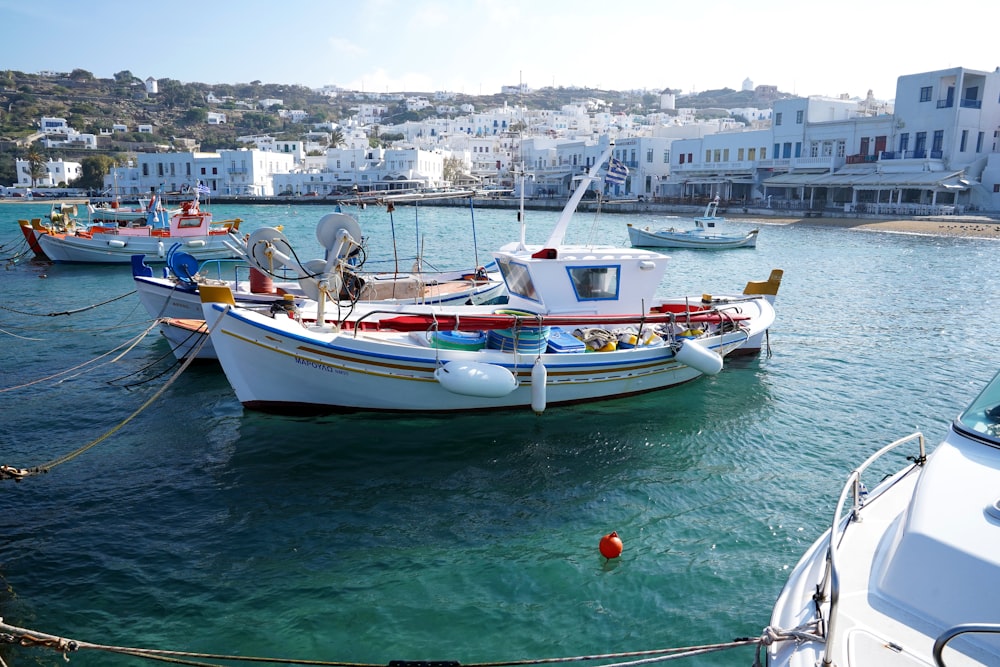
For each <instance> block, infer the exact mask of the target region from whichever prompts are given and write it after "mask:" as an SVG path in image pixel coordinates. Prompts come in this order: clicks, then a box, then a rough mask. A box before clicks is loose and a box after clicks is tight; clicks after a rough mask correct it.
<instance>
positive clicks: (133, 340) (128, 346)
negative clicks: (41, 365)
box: [0, 321, 158, 394]
mask: <svg viewBox="0 0 1000 667" xmlns="http://www.w3.org/2000/svg"><path fill="white" fill-rule="evenodd" d="M157 324H158V322H156V321H154V322H153V323H152V324H150V325H149V326H148V327H146V329H145V330H144V331H143V332H142V333H140V334H139V335H138V336H136V337H135V338H130V339H129V340H127V341H125V342H124V343H122V344H121V345H119V346H118V347H115V348H112V349H110V350H108V351H107V352H105V353H104V354H100V355H98V356H96V357H94V358H93V359H89V360H87V361H85V362H83V363H82V364H77V365H76V366H72V367H70V368H67V369H65V370H62V371H59V372H58V373H53V374H52V375H47V376H45V377H41V378H38V379H37V380H32V381H31V382H25V383H24V384H19V385H15V386H13V387H4V388H2V389H0V394H3V393H6V392H8V391H14V390H16V389H24V388H25V387H30V386H32V385H36V384H38V383H39V382H45V381H47V380H52V379H55V378H58V377H62V376H64V375H67V374H69V373H72V372H73V371H77V370H80V369H83V368H86V367H87V366H89V365H91V364H93V363H95V362H97V361H99V360H101V359H103V358H104V357H107V356H108V355H111V354H114V353H115V352H118V351H119V350H121V349H123V348H126V349H125V351H124V352H122V353H121V354H119V355H118V356H117V357H115V358H114V359H112V360H111V361H109V362H107V363H114V362H116V361H118V360H119V359H121V357H122V355H124V354H126V353H128V352H129V350H131V349H132V348H134V347H135V346H136V345H138V344H139V342H140V341H141V340H142V339H143V338H145V337H146V336H148V335H149V332H150V331H152V330H153V327H155V326H156V325H157ZM77 375H79V373H77ZM70 377H76V376H70Z"/></svg>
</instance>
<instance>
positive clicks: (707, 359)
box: [674, 340, 722, 375]
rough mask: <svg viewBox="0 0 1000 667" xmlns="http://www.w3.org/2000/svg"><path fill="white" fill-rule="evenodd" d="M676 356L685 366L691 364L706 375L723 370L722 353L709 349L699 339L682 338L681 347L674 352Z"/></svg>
mask: <svg viewBox="0 0 1000 667" xmlns="http://www.w3.org/2000/svg"><path fill="white" fill-rule="evenodd" d="M674 357H675V358H676V359H677V361H679V362H681V363H682V364H684V365H685V366H690V367H691V368H693V369H695V370H697V371H701V372H702V373H704V374H705V375H715V374H716V373H718V372H719V371H721V370H722V355H720V354H719V353H718V352H715V351H714V350H709V349H708V348H707V347H705V346H703V345H701V344H700V343H698V342H697V341H693V340H682V341H681V344H680V347H679V348H677V350H676V351H675V352H674Z"/></svg>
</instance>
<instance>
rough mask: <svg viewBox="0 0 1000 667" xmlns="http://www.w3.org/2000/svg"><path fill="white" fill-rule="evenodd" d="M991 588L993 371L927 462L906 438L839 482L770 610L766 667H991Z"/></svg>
mask: <svg viewBox="0 0 1000 667" xmlns="http://www.w3.org/2000/svg"><path fill="white" fill-rule="evenodd" d="M904 449H906V450H907V451H910V454H911V455H910V456H907V457H906V459H907V460H908V461H909V463H907V464H906V465H905V466H903V468H902V469H898V468H897V466H898V463H897V464H895V465H893V464H891V463H890V462H889V458H890V457H891V456H895V457H898V459H900V460H902V454H901V452H902V451H903V450H904ZM887 467H888V469H889V470H890V471H892V474H889V475H885V476H884V477H882V475H883V474H884V473H885V472H886V468H887ZM876 475H878V477H875V476H876ZM868 477H873V478H874V479H875V483H873V484H872V487H871V490H870V491H868V487H867V486H866V485H865V482H864V479H867V478H868ZM878 480H881V481H878ZM997 591H1000V375H998V376H996V377H994V378H993V380H992V381H991V382H990V383H989V384H988V385H987V387H986V388H985V389H984V390H983V391H982V393H980V395H979V396H978V398H976V399H975V400H974V401H973V402H972V404H971V405H970V406H969V407H968V408H967V409H966V410H965V411H964V412H963V413H962V414H961V415H959V417H958V418H957V419H955V421H954V422H952V424H951V427H950V429H949V431H948V434H947V436H946V437H945V439H944V441H943V442H941V443H940V444H939V445H938V446H937V447H936V448H935V449H934V451H933V453H931V454H930V455H929V456H928V455H927V453H926V451H925V445H924V438H923V435H922V434H920V433H914V434H913V435H910V436H907V437H905V438H902V439H900V440H897V441H896V442H893V443H891V444H889V445H887V446H885V447H883V448H882V449H880V450H879V451H877V452H875V453H874V454H873V455H872V456H871V457H870V458H869V459H868V460H867V461H865V462H864V463H862V464H861V465H860V466H859V467H858V468H857V469H856V470H854V471H853V472H852V473H851V474H850V475H849V476H848V478H847V483H846V485H845V486H844V488H843V489H842V490H841V492H840V498H839V500H838V501H837V505H836V510H835V511H834V514H833V521H832V525H831V527H830V528H829V529H828V530H827V531H826V532H825V533H824V534H823V535H822V537H820V539H819V540H817V541H816V542H815V543H814V544H813V545H812V547H811V548H810V549H809V550H808V551H807V552H806V553H805V555H804V556H803V557H802V559H801V560H800V561H799V563H798V565H796V567H795V569H794V570H793V571H792V573H791V576H790V577H789V578H788V582H787V583H786V584H785V587H784V589H783V590H782V592H781V594H780V596H779V597H778V600H777V603H776V604H775V606H774V611H773V614H772V616H771V625H770V626H769V627H768V628H767V629H765V632H764V635H763V637H764V641H765V642H766V643H770V646H769V647H768V656H767V664H768V665H769V666H770V667H806V666H808V667H813V666H814V665H837V666H838V667H883V666H894V667H895V666H898V667H918V666H930V665H948V666H949V667H953V666H955V665H962V666H968V665H982V666H985V665H991V666H995V665H1000V604H998V603H997V601H996V600H995V599H994V597H993V596H994V595H995V594H996V592H997Z"/></svg>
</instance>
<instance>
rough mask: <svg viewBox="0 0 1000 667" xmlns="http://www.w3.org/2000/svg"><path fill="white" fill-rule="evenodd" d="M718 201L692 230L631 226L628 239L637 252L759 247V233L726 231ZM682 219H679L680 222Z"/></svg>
mask: <svg viewBox="0 0 1000 667" xmlns="http://www.w3.org/2000/svg"><path fill="white" fill-rule="evenodd" d="M718 209H719V198H718V197H716V198H715V199H713V200H712V201H710V202H709V203H708V206H706V207H705V215H701V216H698V217H696V218H693V219H692V220H693V222H694V228H693V229H678V228H676V227H663V228H660V229H650V228H649V227H644V228H639V227H635V226H633V225H632V224H631V223H630V224H629V225H628V238H629V241H630V242H631V243H632V245H633V246H635V247H637V248H693V249H698V250H724V249H727V248H755V247H757V232H758V231H759V230H757V229H751V230H750V231H749V232H746V233H745V234H744V233H742V232H726V231H723V230H724V228H725V227H726V225H727V222H726V219H725V218H721V217H719V216H718V215H716V214H717V212H718ZM681 219H682V218H678V220H681Z"/></svg>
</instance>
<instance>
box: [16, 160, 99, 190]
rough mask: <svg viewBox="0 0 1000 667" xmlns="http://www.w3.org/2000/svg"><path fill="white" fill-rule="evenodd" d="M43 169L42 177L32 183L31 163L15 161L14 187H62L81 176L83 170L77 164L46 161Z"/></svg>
mask: <svg viewBox="0 0 1000 667" xmlns="http://www.w3.org/2000/svg"><path fill="white" fill-rule="evenodd" d="M43 168H44V171H43V172H42V175H41V176H40V177H39V178H37V179H35V182H34V183H32V182H31V163H30V162H28V161H27V160H21V159H16V160H15V161H14V169H15V171H16V172H17V182H16V183H15V184H14V185H15V186H16V187H19V188H21V187H29V188H30V187H64V186H66V185H69V183H70V182H71V181H73V180H74V179H77V178H79V177H80V176H81V175H82V174H83V169H82V167H81V165H80V163H79V162H65V161H63V160H47V161H46V162H45V163H44V165H43Z"/></svg>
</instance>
